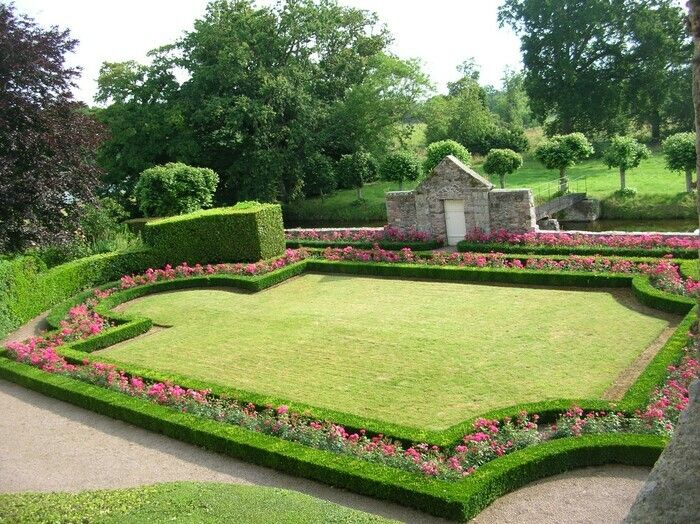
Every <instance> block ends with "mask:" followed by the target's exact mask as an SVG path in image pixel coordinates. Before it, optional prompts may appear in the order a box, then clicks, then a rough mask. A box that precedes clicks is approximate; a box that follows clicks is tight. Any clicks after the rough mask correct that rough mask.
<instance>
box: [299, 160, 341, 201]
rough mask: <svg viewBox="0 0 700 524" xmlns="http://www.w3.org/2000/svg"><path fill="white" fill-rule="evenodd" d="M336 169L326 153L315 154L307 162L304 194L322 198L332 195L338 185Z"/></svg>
mask: <svg viewBox="0 0 700 524" xmlns="http://www.w3.org/2000/svg"><path fill="white" fill-rule="evenodd" d="M337 183H338V182H337V179H336V175H335V169H333V163H332V162H331V159H330V158H328V157H327V156H325V155H320V154H316V155H313V156H312V157H311V158H310V159H309V160H307V162H306V166H305V173H304V194H305V195H306V196H320V197H321V200H323V199H324V197H325V196H326V195H330V194H331V193H332V192H333V191H335V188H336V186H337Z"/></svg>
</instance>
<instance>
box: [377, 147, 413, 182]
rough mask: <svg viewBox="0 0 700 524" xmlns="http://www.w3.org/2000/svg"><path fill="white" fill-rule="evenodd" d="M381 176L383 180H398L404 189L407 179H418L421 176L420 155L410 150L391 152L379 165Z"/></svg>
mask: <svg viewBox="0 0 700 524" xmlns="http://www.w3.org/2000/svg"><path fill="white" fill-rule="evenodd" d="M379 176H380V177H381V178H382V180H388V181H390V182H398V183H399V190H402V189H403V183H404V181H405V180H417V179H418V177H419V176H420V162H419V161H418V157H417V156H416V155H414V154H413V153H411V152H409V151H396V152H394V153H389V154H388V155H387V156H386V157H385V158H384V160H383V161H382V164H381V166H380V167H379Z"/></svg>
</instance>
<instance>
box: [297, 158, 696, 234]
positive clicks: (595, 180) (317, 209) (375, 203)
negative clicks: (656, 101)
mask: <svg viewBox="0 0 700 524" xmlns="http://www.w3.org/2000/svg"><path fill="white" fill-rule="evenodd" d="M482 163H483V160H477V161H476V162H475V163H474V166H472V167H473V168H474V169H475V170H476V171H477V172H478V173H480V174H481V175H483V176H486V177H487V178H488V175H486V174H485V173H484V171H483V168H482ZM568 176H569V177H570V178H571V179H572V183H571V190H572V191H581V192H587V193H588V194H589V195H590V196H592V197H594V198H599V199H604V198H608V197H610V196H611V195H612V194H613V193H614V192H615V191H617V190H618V189H619V188H620V177H619V173H618V171H617V170H615V169H608V167H607V166H606V165H605V164H604V163H603V161H602V160H601V159H592V160H587V161H585V162H583V163H581V164H579V165H577V166H574V167H573V168H571V169H570V170H569V173H568ZM584 176H585V177H586V180H585V182H583V181H582V177H584ZM557 177H558V173H557V172H555V171H553V170H547V169H544V168H543V167H542V165H541V164H540V163H539V162H538V161H537V160H535V159H534V158H532V156H531V155H525V162H524V164H523V167H522V168H521V169H520V170H519V171H518V172H517V173H515V174H514V175H510V176H509V177H507V179H506V187H507V188H520V187H529V188H532V189H533V192H534V193H535V196H536V198H538V199H541V198H546V197H547V195H548V193H549V194H551V193H553V192H555V191H556V190H557V183H556V181H557ZM575 179H578V181H576V180H575ZM492 182H493V184H494V185H496V186H498V180H492ZM417 184H418V182H411V183H406V184H404V189H406V190H408V189H413V188H414V187H415V186H416V185H417ZM627 186H628V187H634V188H636V189H637V191H638V198H636V199H627V201H626V202H624V203H620V202H613V203H612V204H611V205H609V206H608V210H607V213H606V215H605V217H606V218H650V219H654V218H689V217H693V216H695V215H694V214H693V213H695V205H694V203H695V202H694V198H693V197H692V195H690V196H688V195H685V194H683V192H684V190H685V182H684V177H683V175H681V174H679V173H674V172H671V171H668V170H667V169H666V167H665V165H664V158H663V155H661V154H660V153H654V154H653V155H652V157H651V158H650V159H649V160H646V161H644V162H642V165H641V166H639V167H638V168H637V169H633V170H631V171H629V172H628V173H627ZM395 190H398V185H397V184H396V183H391V182H382V181H380V182H373V183H371V184H367V185H365V188H364V189H363V192H364V198H365V201H364V202H362V203H357V202H356V200H357V195H356V193H355V191H354V190H346V191H338V192H336V193H335V194H334V195H332V196H330V197H327V198H326V199H325V201H324V202H322V201H321V199H319V198H312V199H308V200H301V201H298V202H293V203H291V204H289V205H287V206H286V208H285V224H289V225H293V226H296V225H303V226H313V225H324V224H328V225H331V224H334V223H335V224H337V225H339V226H351V225H365V224H369V223H374V224H376V225H382V224H384V223H386V208H385V199H384V194H385V193H386V191H395ZM621 207H622V208H627V209H623V210H619V209H620V208H621ZM630 207H631V209H629V208H630ZM689 214H690V215H689ZM288 227H289V226H288Z"/></svg>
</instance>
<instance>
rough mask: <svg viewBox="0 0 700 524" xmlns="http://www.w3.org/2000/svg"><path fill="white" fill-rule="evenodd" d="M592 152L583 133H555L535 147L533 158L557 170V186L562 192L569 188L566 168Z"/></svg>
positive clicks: (591, 147)
mask: <svg viewBox="0 0 700 524" xmlns="http://www.w3.org/2000/svg"><path fill="white" fill-rule="evenodd" d="M592 154H593V146H591V144H590V142H589V141H588V139H587V138H586V137H585V136H583V133H571V134H569V135H555V136H553V137H552V138H550V139H549V140H546V141H545V142H542V143H541V144H540V145H539V146H537V148H536V149H535V158H537V160H539V161H540V162H542V164H543V165H544V167H546V168H547V169H558V170H559V188H560V190H561V192H562V193H566V192H567V191H568V190H569V187H568V183H567V180H566V170H567V168H569V167H571V166H573V165H575V164H577V163H578V162H580V161H581V160H583V159H584V158H588V157H589V156H591V155H592Z"/></svg>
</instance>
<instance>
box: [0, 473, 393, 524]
mask: <svg viewBox="0 0 700 524" xmlns="http://www.w3.org/2000/svg"><path fill="white" fill-rule="evenodd" d="M0 522H17V523H20V522H21V523H36V522H57V523H58V522H60V523H79V522H80V523H82V522H101V523H105V524H107V523H120V524H122V523H134V524H136V523H142V522H153V523H156V522H197V523H205V522H210V523H218V522H231V523H234V522H235V523H237V524H261V523H264V522H275V523H286V524H306V523H308V522H337V523H341V522H342V523H347V524H365V523H367V524H369V523H378V524H379V523H381V524H385V523H386V524H389V523H392V522H396V521H393V520H388V519H385V518H383V517H379V516H375V515H370V514H368V513H363V512H361V511H356V510H352V509H348V508H346V507H343V506H339V505H337V504H333V503H331V502H326V501H323V500H319V499H315V498H313V497H310V496H308V495H303V494H301V493H296V492H293V491H287V490H281V489H273V488H261V487H256V486H237V485H232V484H214V483H211V484H209V483H207V484H203V483H202V484H200V483H192V482H180V483H173V484H158V485H155V486H145V487H140V488H129V489H118V490H99V491H84V492H81V493H23V494H3V495H0Z"/></svg>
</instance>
